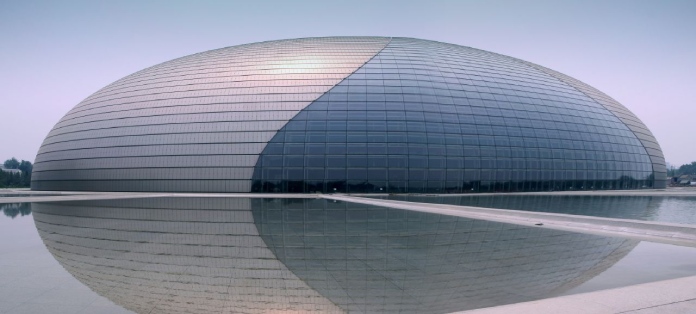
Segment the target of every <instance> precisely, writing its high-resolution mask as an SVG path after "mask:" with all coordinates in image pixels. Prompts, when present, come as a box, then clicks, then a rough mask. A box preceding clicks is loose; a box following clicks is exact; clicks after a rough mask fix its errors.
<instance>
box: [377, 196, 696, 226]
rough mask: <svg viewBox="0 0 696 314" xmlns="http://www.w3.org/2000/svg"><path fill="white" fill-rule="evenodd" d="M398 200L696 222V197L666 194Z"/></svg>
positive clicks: (405, 197) (685, 222) (395, 197)
mask: <svg viewBox="0 0 696 314" xmlns="http://www.w3.org/2000/svg"><path fill="white" fill-rule="evenodd" d="M379 198H387V199H391V200H399V201H411V202H422V203H437V204H448V205H462V206H476V207H489V208H502V209H515V210H524V211H535V212H548V213H558V214H571V215H586V216H597V217H607V218H620V219H637V220H650V221H661V222H670V223H681V224H696V198H694V197H674V196H670V197H664V196H567V195H559V196H546V195H506V196H504V195H500V196H498V195H495V196H487V195H486V196H484V195H482V196H420V195H410V196H406V195H403V196H402V195H390V196H389V197H379Z"/></svg>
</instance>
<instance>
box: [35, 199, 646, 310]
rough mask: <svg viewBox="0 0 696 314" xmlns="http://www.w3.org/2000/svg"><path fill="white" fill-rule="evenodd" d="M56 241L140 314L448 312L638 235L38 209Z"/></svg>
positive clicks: (320, 213) (381, 220)
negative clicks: (619, 235) (626, 236)
mask: <svg viewBox="0 0 696 314" xmlns="http://www.w3.org/2000/svg"><path fill="white" fill-rule="evenodd" d="M32 209H33V216H34V219H35V221H36V226H37V228H38V230H39V233H40V235H41V238H42V239H43V241H44V243H45V244H46V247H48V249H49V250H50V252H51V253H52V254H53V256H54V257H55V258H56V259H57V260H58V261H59V262H60V264H61V265H63V267H64V268H65V269H66V270H67V271H68V272H70V273H71V274H72V275H73V276H75V278H77V279H78V280H80V281H81V282H82V283H84V284H85V285H87V286H89V288H90V289H92V290H93V291H95V292H97V293H98V294H100V295H102V296H105V297H107V298H108V299H110V300H112V301H113V302H114V303H116V304H118V305H120V306H122V307H124V308H126V309H129V310H132V311H134V312H137V313H210V312H216V313H268V312H284V313H287V312H322V313H324V312H358V313H360V312H363V313H374V312H409V313H446V312H452V311H461V310H467V309H473V308H481V307H487V306H494V305H500V304H508V303H514V302H521V301H528V300H535V299H540V298H545V297H549V296H553V295H557V294H560V293H563V292H564V291H566V290H568V289H570V288H573V287H576V286H578V285H579V284H581V283H583V282H585V281H587V280H589V279H590V278H592V277H594V276H596V275H597V274H599V273H601V272H602V271H604V270H605V269H607V268H608V267H610V266H611V265H613V264H614V263H616V262H617V261H618V260H619V259H621V258H622V257H623V256H625V255H626V254H627V253H628V252H629V251H630V250H631V249H632V248H633V247H634V246H635V245H636V244H637V242H636V241H632V240H624V239H617V238H607V237H600V236H594V235H584V234H577V233H567V232H561V231H555V230H548V229H541V228H529V227H522V226H515V225H508V224H501V223H494V222H486V221H477V220H470V219H465V218H458V217H450V216H444V215H435V214H427V213H420V212H409V211H403V210H398V209H388V208H383V207H376V206H368V205H361V204H352V203H343V202H332V201H326V200H322V199H247V198H152V199H130V200H108V201H82V202H57V203H36V204H33V205H32Z"/></svg>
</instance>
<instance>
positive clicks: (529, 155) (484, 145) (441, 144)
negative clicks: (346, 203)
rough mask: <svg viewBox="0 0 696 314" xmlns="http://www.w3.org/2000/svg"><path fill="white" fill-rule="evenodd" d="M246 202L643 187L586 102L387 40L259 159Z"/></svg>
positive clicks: (471, 60)
mask: <svg viewBox="0 0 696 314" xmlns="http://www.w3.org/2000/svg"><path fill="white" fill-rule="evenodd" d="M254 180H255V181H254V186H253V190H254V191H258V192H261V191H263V192H317V191H318V192H388V193H424V192H427V193H466V192H510V191H549V190H583V189H585V190H588V189H636V188H647V187H653V184H654V179H653V165H652V162H651V160H650V157H649V156H648V154H647V152H646V149H645V148H644V147H643V144H642V143H641V141H640V140H639V139H638V138H637V136H636V135H635V134H634V133H633V132H632V131H631V130H630V129H629V128H628V127H627V126H626V124H624V123H623V122H622V121H621V120H620V119H619V118H618V117H617V116H616V115H614V114H613V113H612V112H610V111H609V110H608V109H607V108H605V107H604V106H602V105H601V104H599V103H598V102H597V101H595V100H594V99H592V98H590V97H589V96H588V95H587V94H585V93H583V92H581V91H579V90H578V89H576V88H574V87H572V86H570V85H568V84H566V83H564V82H562V81H560V80H559V79H556V78H555V77H552V76H550V75H548V74H546V73H545V72H542V71H540V70H538V69H536V68H534V67H531V66H529V65H527V64H525V63H522V62H517V61H516V60H514V59H511V58H508V57H502V56H500V55H496V54H492V53H488V52H483V51H480V50H475V49H470V48H463V47H459V46H453V45H446V44H441V43H435V42H428V41H422V40H412V39H392V41H391V42H390V43H389V44H388V45H387V46H386V47H385V48H384V49H383V50H382V51H381V52H380V53H379V54H377V55H376V56H375V57H374V58H372V60H370V61H369V62H367V63H366V64H365V65H364V66H363V67H361V68H360V69H359V70H357V71H356V72H355V73H353V74H352V75H350V76H349V77H347V78H346V79H345V80H343V81H342V82H341V83H339V84H338V85H337V86H336V87H334V88H332V89H331V90H329V91H328V92H327V93H325V94H324V95H322V96H321V97H320V98H319V99H317V100H316V101H314V102H313V103H312V104H311V105H309V106H308V107H307V108H306V109H305V110H303V111H302V112H300V113H299V114H298V115H297V116H295V117H294V118H293V119H292V120H290V122H289V123H288V124H287V125H285V126H284V127H283V129H281V130H280V131H279V132H278V133H277V134H276V135H275V136H274V137H273V139H272V140H271V141H270V143H269V144H268V146H266V148H265V149H264V151H263V153H262V154H261V157H260V159H259V162H258V163H257V166H256V168H255V172H254Z"/></svg>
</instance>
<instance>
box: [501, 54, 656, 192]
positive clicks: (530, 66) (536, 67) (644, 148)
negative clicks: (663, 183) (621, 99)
mask: <svg viewBox="0 0 696 314" xmlns="http://www.w3.org/2000/svg"><path fill="white" fill-rule="evenodd" d="M511 59H513V60H514V61H515V62H517V63H522V64H524V65H525V66H527V67H529V68H532V69H534V70H537V71H539V72H542V73H544V74H546V75H548V76H550V77H553V78H554V79H556V80H557V81H559V82H561V83H563V84H564V85H566V86H569V87H570V88H572V89H574V90H576V91H578V92H579V93H581V94H583V95H585V96H586V97H587V98H589V99H592V100H593V101H594V102H595V103H597V104H598V105H600V106H602V108H604V110H606V111H608V112H609V113H611V115H612V116H614V117H615V118H616V119H618V120H619V121H620V122H621V123H622V124H623V125H624V126H625V127H626V128H628V130H629V131H631V133H632V134H633V136H634V137H635V138H636V140H638V143H640V146H641V147H643V151H645V155H647V156H648V158H649V159H650V167H651V168H652V176H653V179H652V181H653V186H654V185H655V181H657V178H656V177H655V162H653V160H652V158H650V157H651V156H652V155H650V153H648V148H647V147H645V144H644V143H643V141H642V140H641V139H640V138H639V137H638V135H636V134H635V132H634V131H633V130H632V129H631V128H630V127H629V126H628V125H627V124H626V122H624V121H623V120H622V119H621V118H620V117H619V116H618V115H616V113H614V112H613V111H611V110H610V109H609V108H607V106H605V105H603V104H602V103H601V102H600V101H599V100H597V99H595V98H594V97H592V96H590V95H588V94H587V93H585V92H583V91H581V90H580V89H578V88H577V87H575V86H573V85H572V84H570V83H568V82H566V81H565V80H563V79H561V78H559V77H557V76H556V75H554V74H553V73H548V72H547V71H544V70H543V69H540V68H539V67H542V66H539V65H536V64H534V63H531V62H527V61H524V60H518V59H516V58H512V57H511ZM607 96H608V95H607ZM612 99H613V98H612ZM641 122H642V121H641ZM646 128H647V126H646Z"/></svg>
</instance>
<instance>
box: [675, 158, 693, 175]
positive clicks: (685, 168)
mask: <svg viewBox="0 0 696 314" xmlns="http://www.w3.org/2000/svg"><path fill="white" fill-rule="evenodd" d="M682 174H696V161H692V162H691V163H690V164H684V165H681V167H679V169H678V170H677V175H682Z"/></svg>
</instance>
